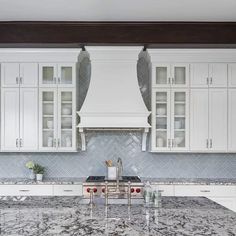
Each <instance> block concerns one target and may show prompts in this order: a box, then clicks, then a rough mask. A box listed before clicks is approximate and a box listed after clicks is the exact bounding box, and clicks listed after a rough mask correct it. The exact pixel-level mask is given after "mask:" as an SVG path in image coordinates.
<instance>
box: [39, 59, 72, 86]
mask: <svg viewBox="0 0 236 236" xmlns="http://www.w3.org/2000/svg"><path fill="white" fill-rule="evenodd" d="M75 72H76V71H75V63H58V64H57V63H40V64H39V86H40V87H50V88H52V87H63V88H64V87H75V80H76V75H75Z"/></svg>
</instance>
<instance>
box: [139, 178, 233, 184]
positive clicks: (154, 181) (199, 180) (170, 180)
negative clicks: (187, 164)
mask: <svg viewBox="0 0 236 236" xmlns="http://www.w3.org/2000/svg"><path fill="white" fill-rule="evenodd" d="M142 181H144V182H146V181H149V182H150V183H152V184H176V185H177V184H195V185H198V184H199V185H236V178H231V179H230V178H219V179H213V178H142Z"/></svg>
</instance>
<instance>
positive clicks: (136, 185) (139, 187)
mask: <svg viewBox="0 0 236 236" xmlns="http://www.w3.org/2000/svg"><path fill="white" fill-rule="evenodd" d="M143 186H144V185H143V183H142V182H141V179H140V178H139V177H138V176H122V177H120V178H119V179H116V180H108V179H106V177H105V176H89V177H88V178H87V179H86V182H85V183H84V184H83V193H84V198H90V199H93V197H101V198H105V199H106V204H108V199H127V200H128V204H131V200H132V199H143Z"/></svg>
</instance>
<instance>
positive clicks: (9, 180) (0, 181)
mask: <svg viewBox="0 0 236 236" xmlns="http://www.w3.org/2000/svg"><path fill="white" fill-rule="evenodd" d="M85 179H86V178H45V179H44V180H43V181H34V180H31V179H26V178H0V184H45V185H47V184H49V185H51V184H82V183H83V182H84V181H85Z"/></svg>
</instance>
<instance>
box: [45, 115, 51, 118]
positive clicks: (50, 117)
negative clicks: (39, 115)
mask: <svg viewBox="0 0 236 236" xmlns="http://www.w3.org/2000/svg"><path fill="white" fill-rule="evenodd" d="M43 117H49V118H51V117H54V115H43Z"/></svg>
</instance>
